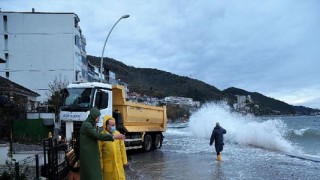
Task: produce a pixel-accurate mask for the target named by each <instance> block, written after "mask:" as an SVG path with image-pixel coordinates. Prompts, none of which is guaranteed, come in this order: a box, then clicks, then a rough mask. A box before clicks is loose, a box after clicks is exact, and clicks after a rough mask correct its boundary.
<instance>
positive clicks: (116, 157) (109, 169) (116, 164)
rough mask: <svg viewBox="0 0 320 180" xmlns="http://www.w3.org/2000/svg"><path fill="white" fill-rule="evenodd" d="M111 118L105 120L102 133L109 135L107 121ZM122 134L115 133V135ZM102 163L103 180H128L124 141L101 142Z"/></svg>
mask: <svg viewBox="0 0 320 180" xmlns="http://www.w3.org/2000/svg"><path fill="white" fill-rule="evenodd" d="M109 118H110V116H105V117H104V118H103V131H102V133H105V134H109V132H108V131H107V130H106V121H107V119H109ZM115 134H120V133H119V131H115V132H114V133H113V135H115ZM99 148H100V157H101V158H100V162H101V169H102V174H103V178H102V179H103V180H118V179H126V177H125V172H124V168H123V166H124V165H126V164H127V154H126V147H125V145H124V141H123V140H116V139H115V140H114V141H113V142H107V141H99Z"/></svg>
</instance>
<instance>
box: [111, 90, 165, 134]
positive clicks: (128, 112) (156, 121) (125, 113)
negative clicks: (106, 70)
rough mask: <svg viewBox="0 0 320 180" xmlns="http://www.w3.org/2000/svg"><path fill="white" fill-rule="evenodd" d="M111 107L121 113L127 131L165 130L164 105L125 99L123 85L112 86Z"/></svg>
mask: <svg viewBox="0 0 320 180" xmlns="http://www.w3.org/2000/svg"><path fill="white" fill-rule="evenodd" d="M112 94H113V95H112V98H113V109H114V110H118V111H119V112H120V113H121V114H122V120H123V125H124V128H125V129H126V130H127V132H155V131H159V132H164V131H165V130H166V122H167V117H166V107H165V106H163V107H160V106H150V105H145V104H141V103H134V102H129V101H126V99H125V91H124V87H123V86H120V85H113V86H112Z"/></svg>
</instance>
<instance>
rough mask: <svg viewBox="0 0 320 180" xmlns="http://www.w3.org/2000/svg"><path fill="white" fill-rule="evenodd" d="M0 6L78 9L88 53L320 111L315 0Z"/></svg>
mask: <svg viewBox="0 0 320 180" xmlns="http://www.w3.org/2000/svg"><path fill="white" fill-rule="evenodd" d="M0 7H1V10H2V11H22V12H26V11H31V9H32V8H35V11H39V12H74V13H76V14H77V15H78V16H79V18H80V26H81V29H82V32H83V34H84V36H85V37H86V39H87V47H86V48H87V54H88V55H94V56H98V57H100V56H101V53H102V48H103V44H104V41H105V39H106V37H107V34H108V32H109V31H110V29H111V27H112V26H113V24H114V23H115V22H116V21H117V20H118V19H119V18H120V17H121V16H122V15H125V14H129V15H130V17H129V18H128V19H122V20H121V21H120V22H119V24H117V26H116V27H115V28H114V30H113V31H112V33H111V35H110V37H109V39H108V42H107V45H106V49H105V53H104V56H107V57H111V58H114V59H116V60H119V61H122V62H123V63H125V64H127V65H130V66H134V67H141V68H156V69H159V70H164V71H167V72H172V73H175V74H177V75H181V76H188V77H191V78H194V79H199V80H201V81H204V82H206V83H208V84H211V85H213V86H215V87H217V88H218V89H220V90H223V89H226V88H228V87H238V88H242V89H245V90H247V91H251V92H259V93H262V94H264V95H266V96H269V97H273V98H276V99H279V100H282V101H285V102H287V103H289V104H292V105H304V106H308V107H313V108H320V72H319V69H320V31H319V29H320V1H318V0H305V1H300V0H237V1H236V0H234V1H233V0H230V1H224V0H202V1H198V0H154V1H150V0H114V1H111V0H109V1H107V0H95V1H87V0H83V1H81V0H68V1H66V0H0Z"/></svg>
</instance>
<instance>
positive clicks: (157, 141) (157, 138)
mask: <svg viewBox="0 0 320 180" xmlns="http://www.w3.org/2000/svg"><path fill="white" fill-rule="evenodd" d="M153 146H154V149H160V148H161V147H162V136H161V134H156V135H155V136H154V141H153Z"/></svg>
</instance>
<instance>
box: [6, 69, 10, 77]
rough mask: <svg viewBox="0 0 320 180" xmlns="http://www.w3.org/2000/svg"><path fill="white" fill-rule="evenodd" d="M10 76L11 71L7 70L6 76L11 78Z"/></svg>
mask: <svg viewBox="0 0 320 180" xmlns="http://www.w3.org/2000/svg"><path fill="white" fill-rule="evenodd" d="M9 76H10V74H9V71H7V72H6V78H8V79H9Z"/></svg>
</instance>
